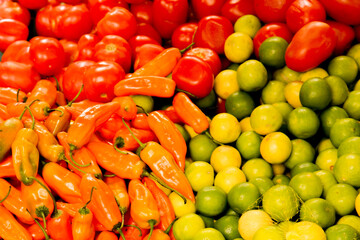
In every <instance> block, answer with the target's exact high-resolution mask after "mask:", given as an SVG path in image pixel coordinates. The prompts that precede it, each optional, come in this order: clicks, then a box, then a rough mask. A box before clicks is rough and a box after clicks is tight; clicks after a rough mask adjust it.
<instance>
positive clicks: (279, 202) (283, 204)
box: [262, 184, 300, 222]
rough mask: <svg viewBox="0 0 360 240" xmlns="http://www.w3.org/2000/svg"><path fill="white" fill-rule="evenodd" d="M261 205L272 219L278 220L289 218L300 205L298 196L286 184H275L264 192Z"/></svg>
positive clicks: (296, 211) (295, 212)
mask: <svg viewBox="0 0 360 240" xmlns="http://www.w3.org/2000/svg"><path fill="white" fill-rule="evenodd" d="M262 205H263V209H264V211H265V212H267V213H268V214H269V215H270V216H271V218H272V219H274V220H275V221H278V222H282V221H287V220H290V219H291V218H292V217H293V216H295V215H296V214H297V213H298V211H299V207H300V203H299V198H298V196H297V194H296V192H295V191H294V189H293V188H292V187H290V186H288V185H283V184H276V185H274V186H272V187H271V188H269V189H268V190H267V191H266V192H265V193H264V194H263V199H262Z"/></svg>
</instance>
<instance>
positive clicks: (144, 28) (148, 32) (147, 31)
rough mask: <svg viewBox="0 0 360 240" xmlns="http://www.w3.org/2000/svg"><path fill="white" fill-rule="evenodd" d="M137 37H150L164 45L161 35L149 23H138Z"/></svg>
mask: <svg viewBox="0 0 360 240" xmlns="http://www.w3.org/2000/svg"><path fill="white" fill-rule="evenodd" d="M136 35H143V36H148V37H150V38H152V39H154V40H155V41H157V42H158V43H159V44H161V43H162V39H161V36H160V33H159V32H158V31H157V30H156V29H155V28H154V27H153V26H152V25H151V24H148V23H144V22H141V23H138V24H137V31H136Z"/></svg>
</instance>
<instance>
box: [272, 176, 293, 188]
mask: <svg viewBox="0 0 360 240" xmlns="http://www.w3.org/2000/svg"><path fill="white" fill-rule="evenodd" d="M272 181H273V183H274V184H283V185H289V182H290V178H289V177H288V176H287V175H284V174H279V175H275V176H274V177H273V179H272Z"/></svg>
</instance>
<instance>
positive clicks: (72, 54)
mask: <svg viewBox="0 0 360 240" xmlns="http://www.w3.org/2000/svg"><path fill="white" fill-rule="evenodd" d="M59 42H60V44H61V45H62V46H63V48H64V52H65V64H64V66H65V67H67V66H68V65H69V64H70V63H72V62H73V61H75V59H76V58H77V57H78V55H79V49H78V45H77V43H76V42H73V41H69V40H66V39H60V40H59Z"/></svg>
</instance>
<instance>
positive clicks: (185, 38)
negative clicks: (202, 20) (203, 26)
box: [171, 22, 198, 49]
mask: <svg viewBox="0 0 360 240" xmlns="http://www.w3.org/2000/svg"><path fill="white" fill-rule="evenodd" d="M197 28H198V24H197V23H193V22H189V23H184V24H181V25H179V26H178V27H177V28H176V29H175V31H174V32H173V34H172V36H171V44H172V46H173V47H176V48H179V49H184V48H186V47H187V46H189V45H190V44H191V43H192V42H193V38H194V34H195V32H196V29H197Z"/></svg>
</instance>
